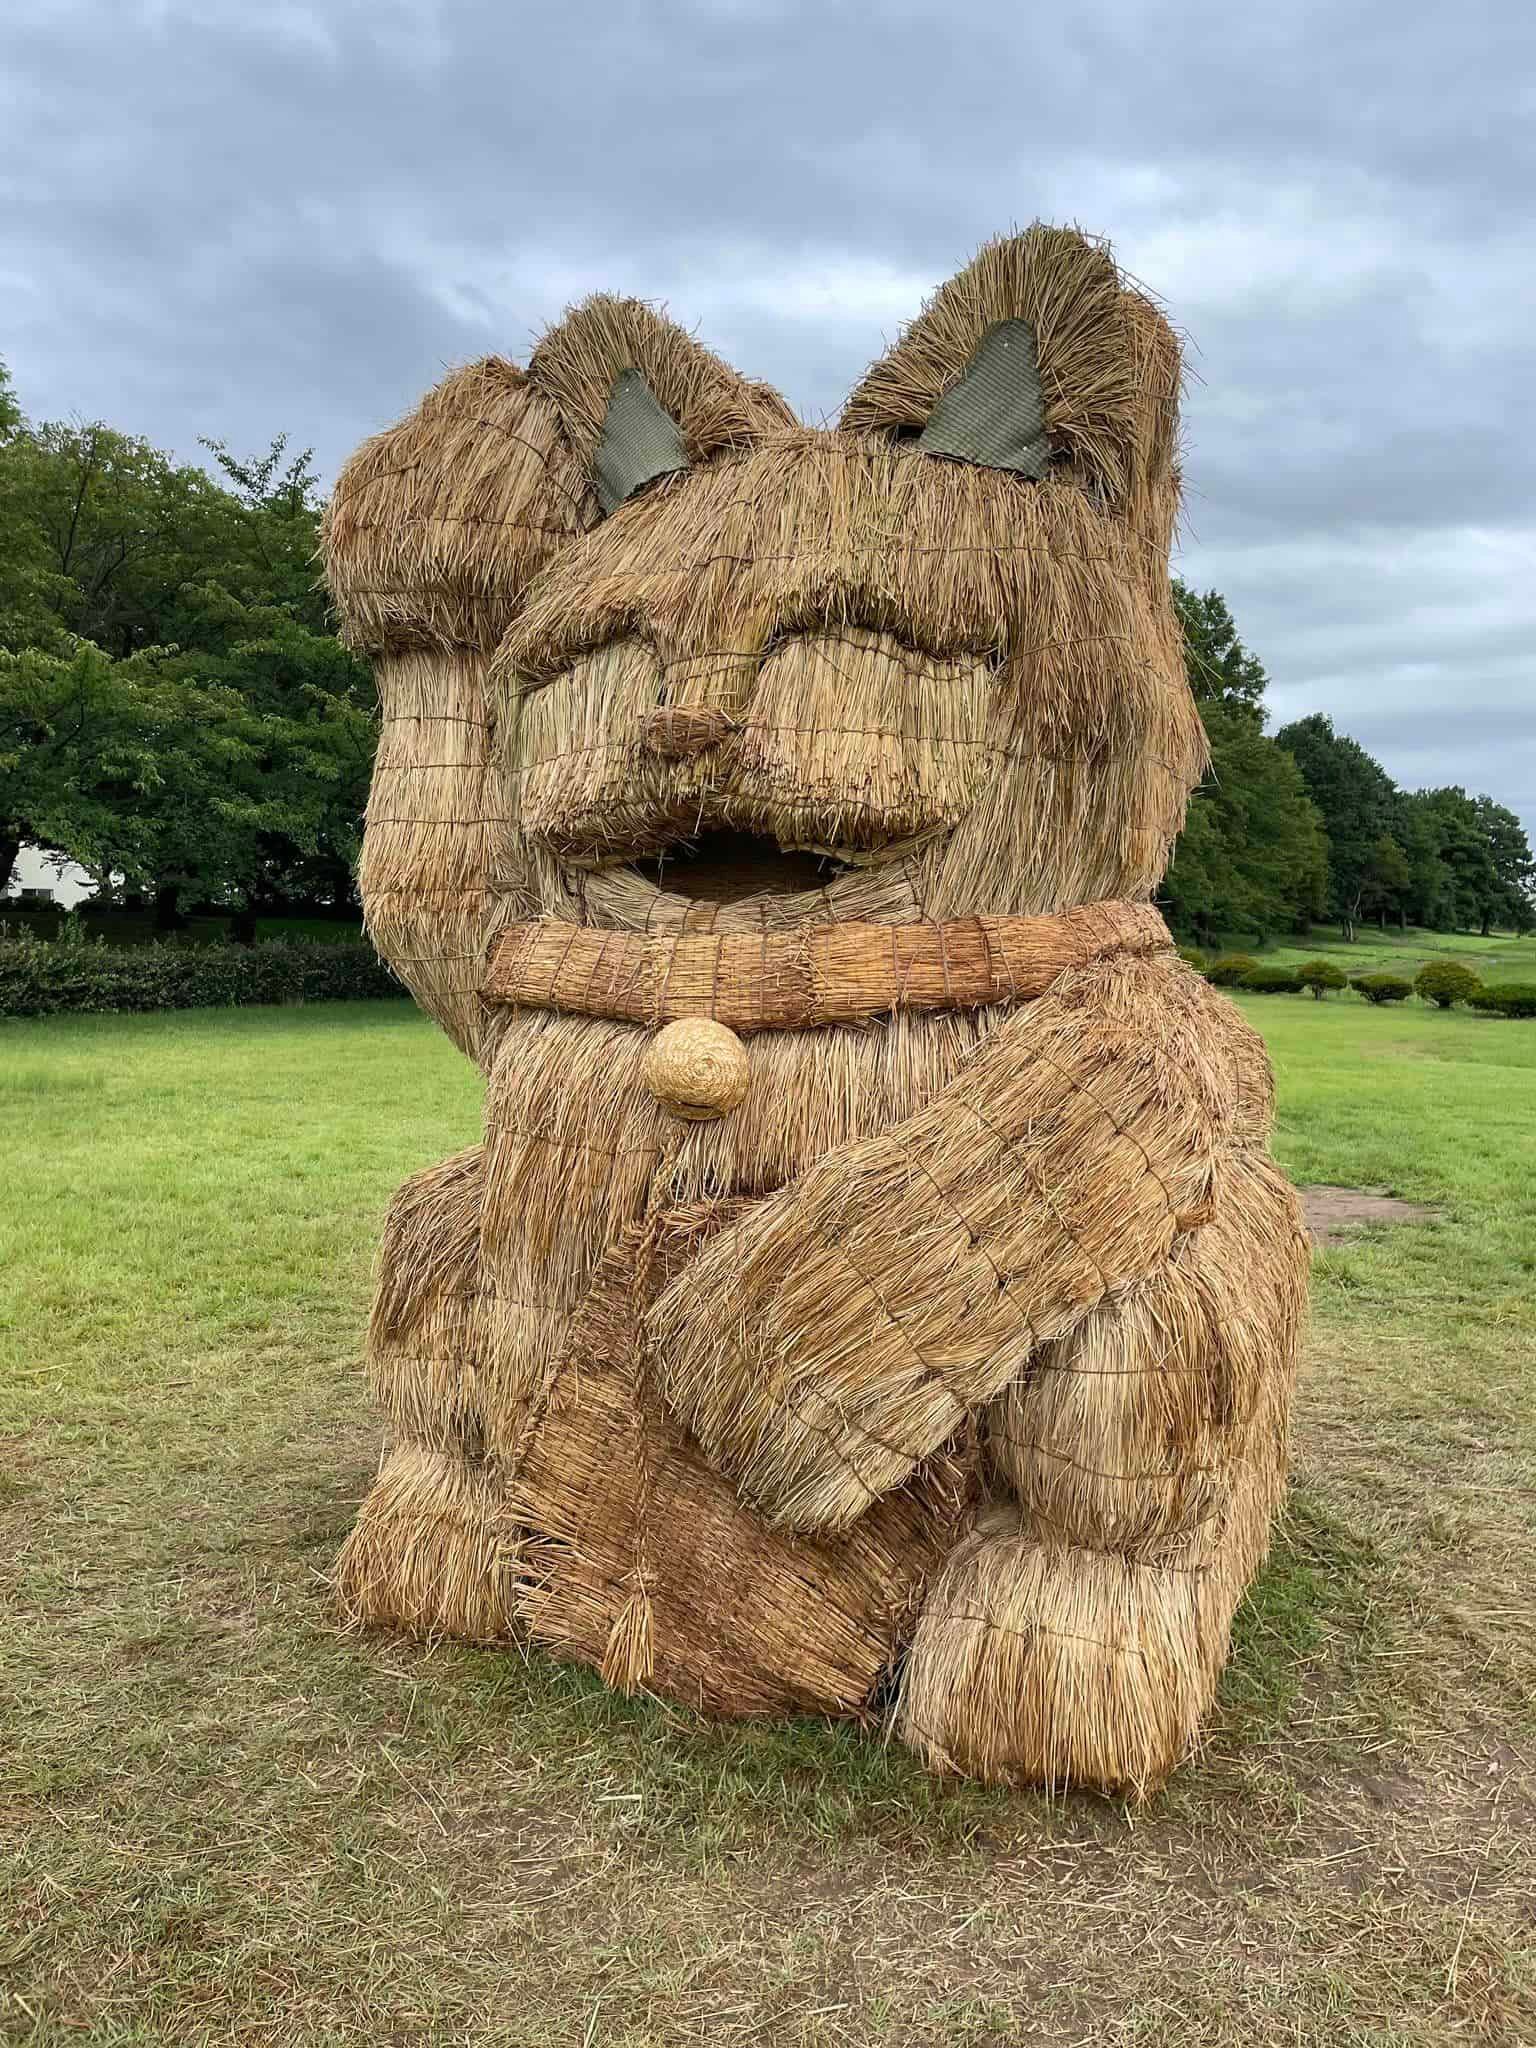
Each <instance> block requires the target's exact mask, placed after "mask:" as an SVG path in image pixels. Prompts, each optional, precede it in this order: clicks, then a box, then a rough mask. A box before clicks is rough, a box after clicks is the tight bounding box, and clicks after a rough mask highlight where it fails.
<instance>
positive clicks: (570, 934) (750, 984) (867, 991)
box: [485, 903, 1171, 1031]
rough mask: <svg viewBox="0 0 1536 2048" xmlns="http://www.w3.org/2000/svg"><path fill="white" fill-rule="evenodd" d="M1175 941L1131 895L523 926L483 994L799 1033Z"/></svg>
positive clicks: (586, 1010)
mask: <svg viewBox="0 0 1536 2048" xmlns="http://www.w3.org/2000/svg"><path fill="white" fill-rule="evenodd" d="M1170 943H1171V942H1170V940H1169V937H1168V928H1167V926H1166V925H1165V924H1164V923H1163V921H1162V919H1161V918H1160V917H1159V916H1158V914H1157V912H1156V911H1155V910H1153V909H1152V908H1151V907H1150V906H1148V905H1142V904H1130V903H1096V904H1087V905H1084V906H1083V907H1082V908H1081V909H1078V910H1072V911H1068V912H1067V913H1066V914H1065V915H1063V916H1061V917H1035V918H1028V917H1016V918H1006V917H974V918H952V919H950V920H948V921H947V922H946V923H943V924H872V923H871V924H865V923H855V922H853V921H852V920H846V921H844V922H842V923H838V924H829V925H820V926H809V927H805V928H803V929H802V930H801V931H799V932H796V933H793V934H789V933H785V934H773V935H768V934H764V935H763V936H761V937H750V936H748V935H747V934H745V933H742V934H740V935H721V934H717V933H704V932H700V933H691V934H687V935H684V936H680V937H675V938H652V939H647V938H645V937H643V936H641V935H640V934H636V933H628V932H623V933H618V934H615V933H613V932H602V931H590V930H586V929H584V928H583V927H582V926H580V925H567V924H556V923H548V924H527V925H518V926H514V927H513V928H512V929H511V930H509V931H506V932H504V933H503V934H502V936H501V938H500V939H499V940H498V941H497V944H496V947H495V949H494V951H493V953H492V955H491V968H490V973H489V975H488V977H487V979H486V985H485V993H486V995H487V997H488V998H489V999H490V1000H491V1001H494V1002H500V1003H518V1004H522V1005H523V1006H524V1007H526V1008H530V1009H539V1010H569V1011H576V1012H579V1013H581V1014H584V1015H586V1016H592V1017H624V1018H627V1019H629V1020H630V1021H631V1022H633V1023H636V1024H646V1025H649V1026H650V1027H651V1028H652V1029H653V1030H654V1029H657V1028H659V1027H660V1026H662V1025H664V1024H668V1023H671V1022H674V1021H681V1020H683V1019H685V1018H690V1017H713V1018H715V1019H717V1020H718V1021H719V1022H720V1023H722V1024H726V1025H729V1026H730V1028H731V1030H733V1031H769V1030H778V1031H785V1030H799V1029H802V1028H804V1027H805V1026H807V1025H813V1024H857V1023H862V1022H863V1021H865V1020H866V1019H867V1018H870V1017H879V1016H884V1015H888V1014H889V1013H890V1012H892V1011H895V1010H967V1009H980V1008H982V1007H983V1006H985V1005H987V1004H990V1003H1000V1002H1006V1001H1008V1000H1009V999H1011V998H1013V997H1017V996H1037V995H1042V994H1044V992H1045V991H1046V989H1048V988H1049V987H1050V985H1051V983H1052V982H1053V981H1055V980H1056V978H1057V977H1058V975H1060V974H1062V973H1063V972H1065V970H1066V969H1067V968H1069V967H1081V966H1083V965H1085V964H1086V963H1087V962H1088V961H1090V960H1093V959H1097V958H1100V957H1102V956H1104V955H1107V954H1110V953H1122V952H1139V953H1152V952H1156V951H1159V950H1161V949H1164V948H1166V947H1167V946H1168V945H1169V944H1170Z"/></svg>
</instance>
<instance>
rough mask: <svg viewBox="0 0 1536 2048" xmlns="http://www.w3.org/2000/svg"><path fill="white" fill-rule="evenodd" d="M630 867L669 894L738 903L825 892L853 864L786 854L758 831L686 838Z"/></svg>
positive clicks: (831, 856) (825, 857) (799, 853)
mask: <svg viewBox="0 0 1536 2048" xmlns="http://www.w3.org/2000/svg"><path fill="white" fill-rule="evenodd" d="M630 865H631V866H632V867H633V868H634V869H635V871H636V872H637V873H638V874H639V875H640V876H641V878H642V879H643V880H644V881H647V882H650V883H651V884H652V885H653V886H654V887H655V888H657V889H658V890H660V891H661V892H662V894H663V895H667V896H686V897H688V898H689V899H690V901H692V902H694V903H738V902H740V901H741V899H742V898H743V897H744V896H803V895H807V894H810V893H812V892H814V891H818V890H822V889H826V888H827V887H829V886H830V885H831V884H832V883H833V882H835V881H836V880H837V878H838V877H839V876H840V875H845V874H847V873H848V870H849V864H848V862H846V861H844V860H840V859H838V858H837V857H836V856H835V855H834V854H830V853H812V852H806V851H801V850H798V849H796V850H794V851H786V850H785V849H784V848H783V847H780V846H777V845H775V844H774V842H773V841H772V840H771V839H765V838H762V837H760V836H759V835H758V834H757V833H755V832H733V831H730V830H725V829H722V830H718V831H708V832H700V833H699V834H698V835H697V837H696V838H693V839H682V840H679V841H678V842H677V844H676V845H674V846H668V847H666V848H664V849H663V850H662V851H661V852H659V853H648V854H642V855H640V856H639V857H638V858H637V859H635V860H634V861H633V862H631V863H630Z"/></svg>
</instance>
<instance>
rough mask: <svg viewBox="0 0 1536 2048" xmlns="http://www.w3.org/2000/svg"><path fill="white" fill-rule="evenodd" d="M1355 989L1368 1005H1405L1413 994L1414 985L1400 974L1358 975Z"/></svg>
mask: <svg viewBox="0 0 1536 2048" xmlns="http://www.w3.org/2000/svg"><path fill="white" fill-rule="evenodd" d="M1355 987H1356V988H1357V989H1359V991H1360V993H1361V995H1363V996H1364V997H1365V1000H1366V1001H1367V1002H1368V1003H1405V1002H1407V1000H1408V998H1409V997H1410V996H1411V995H1412V994H1413V983H1412V982H1411V981H1404V979H1403V977H1402V976H1401V975H1400V974H1357V975H1356V976H1355Z"/></svg>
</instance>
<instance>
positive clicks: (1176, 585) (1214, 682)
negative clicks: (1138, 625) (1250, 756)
mask: <svg viewBox="0 0 1536 2048" xmlns="http://www.w3.org/2000/svg"><path fill="white" fill-rule="evenodd" d="M1173 608H1174V610H1175V611H1176V612H1177V613H1178V618H1179V624H1180V626H1181V627H1182V628H1183V631H1184V667H1185V672H1186V673H1187V675H1188V677H1189V687H1190V689H1191V690H1192V691H1193V692H1194V698H1195V702H1196V704H1198V705H1199V707H1200V710H1201V712H1202V714H1203V713H1204V712H1205V710H1206V709H1207V707H1208V706H1211V705H1221V706H1222V707H1223V708H1224V709H1225V710H1227V711H1229V712H1237V713H1240V714H1243V715H1245V716H1246V717H1248V718H1249V719H1251V720H1252V721H1253V722H1254V723H1255V724H1256V725H1259V726H1262V725H1263V723H1264V692H1265V690H1266V689H1267V688H1268V686H1269V677H1268V675H1267V674H1266V673H1265V670H1264V664H1263V662H1261V661H1260V660H1259V658H1258V656H1257V655H1256V654H1254V653H1253V652H1252V650H1251V649H1250V648H1247V647H1245V646H1244V645H1243V643H1242V641H1241V640H1240V639H1239V638H1238V633H1237V625H1236V622H1235V620H1234V619H1233V617H1232V613H1231V609H1230V608H1229V606H1228V604H1227V600H1226V599H1225V598H1224V597H1223V596H1222V594H1221V592H1220V591H1219V590H1207V591H1204V592H1196V591H1193V590H1191V589H1190V588H1189V586H1188V585H1187V584H1186V583H1182V582H1180V580H1179V578H1178V577H1177V576H1176V577H1175V578H1174V579H1173Z"/></svg>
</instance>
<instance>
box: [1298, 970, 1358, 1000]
mask: <svg viewBox="0 0 1536 2048" xmlns="http://www.w3.org/2000/svg"><path fill="white" fill-rule="evenodd" d="M1296 973H1297V977H1298V978H1299V980H1300V982H1301V985H1302V987H1303V988H1306V989H1310V990H1311V991H1312V993H1313V995H1314V996H1316V998H1317V1000H1318V1001H1319V1002H1321V1001H1322V1000H1323V997H1324V996H1325V995H1327V993H1328V991H1329V989H1331V988H1348V987H1349V976H1348V975H1347V974H1346V973H1345V972H1344V970H1343V968H1342V967H1336V966H1335V965H1334V963H1333V962H1332V961H1331V960H1303V961H1302V963H1301V965H1300V966H1299V967H1298V968H1297V970H1296Z"/></svg>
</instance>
